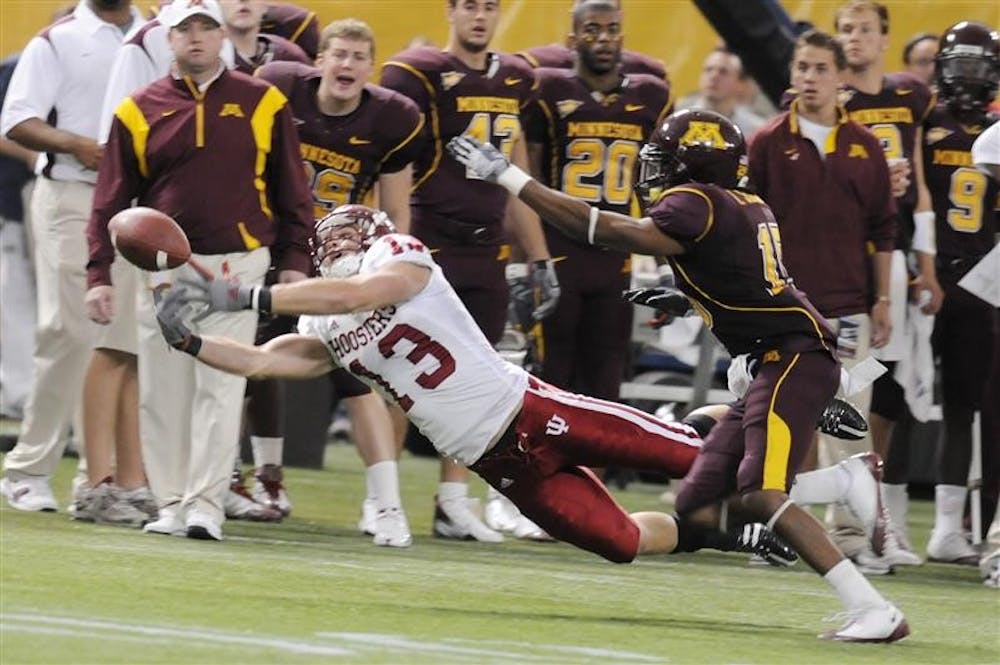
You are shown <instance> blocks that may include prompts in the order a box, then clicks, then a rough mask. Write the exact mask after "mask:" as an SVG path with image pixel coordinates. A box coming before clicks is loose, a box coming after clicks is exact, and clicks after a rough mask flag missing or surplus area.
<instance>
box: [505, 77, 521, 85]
mask: <svg viewBox="0 0 1000 665" xmlns="http://www.w3.org/2000/svg"><path fill="white" fill-rule="evenodd" d="M522 80H524V79H519V78H515V77H513V76H508V77H507V78H505V79H504V80H503V82H504V83H506V84H507V85H517V84H518V83H520V82H521V81H522Z"/></svg>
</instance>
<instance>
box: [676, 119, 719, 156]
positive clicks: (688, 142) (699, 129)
mask: <svg viewBox="0 0 1000 665" xmlns="http://www.w3.org/2000/svg"><path fill="white" fill-rule="evenodd" d="M679 143H680V144H681V145H683V146H694V145H699V146H704V147H707V148H718V149H719V150H725V149H726V148H727V147H729V143H728V142H727V141H726V139H724V138H723V136H722V129H721V128H720V127H719V123H717V122H705V121H699V120H692V121H691V122H689V123H688V127H687V131H686V132H684V135H683V136H681V138H680V141H679Z"/></svg>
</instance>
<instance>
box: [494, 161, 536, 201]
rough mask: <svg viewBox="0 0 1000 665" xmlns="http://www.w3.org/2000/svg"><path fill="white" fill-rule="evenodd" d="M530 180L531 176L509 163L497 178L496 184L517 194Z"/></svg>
mask: <svg viewBox="0 0 1000 665" xmlns="http://www.w3.org/2000/svg"><path fill="white" fill-rule="evenodd" d="M529 182H531V176H530V175H528V174H527V173H525V172H524V171H522V170H521V169H519V168H518V167H516V166H514V165H513V164H511V165H510V166H508V167H507V168H506V169H504V172H503V173H501V174H500V176H499V177H498V178H497V184H498V185H500V186H501V187H503V188H504V189H506V190H507V191H508V192H510V193H511V194H513V195H514V196H517V195H518V194H520V193H521V190H522V189H524V186H525V185H527V184H528V183H529Z"/></svg>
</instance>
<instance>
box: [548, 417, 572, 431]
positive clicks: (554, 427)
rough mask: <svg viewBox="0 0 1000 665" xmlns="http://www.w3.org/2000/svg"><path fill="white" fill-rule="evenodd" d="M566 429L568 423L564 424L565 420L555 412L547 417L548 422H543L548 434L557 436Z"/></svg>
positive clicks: (567, 429) (567, 428)
mask: <svg viewBox="0 0 1000 665" xmlns="http://www.w3.org/2000/svg"><path fill="white" fill-rule="evenodd" d="M568 431H569V425H567V424H566V421H565V420H563V419H562V417H560V416H558V415H556V414H552V417H551V418H549V422H547V423H545V433H546V434H548V435H549V436H559V435H561V434H565V433H566V432H568Z"/></svg>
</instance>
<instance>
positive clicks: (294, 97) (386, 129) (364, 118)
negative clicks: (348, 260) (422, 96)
mask: <svg viewBox="0 0 1000 665" xmlns="http://www.w3.org/2000/svg"><path fill="white" fill-rule="evenodd" d="M257 76H258V77H259V78H262V79H264V80H265V81H268V82H270V83H273V84H274V85H275V86H276V87H277V88H278V89H279V90H281V92H282V93H284V95H285V96H286V97H288V101H289V104H290V105H291V108H292V114H293V115H294V116H295V121H294V122H295V125H296V129H297V130H298V133H299V142H300V144H301V147H302V161H303V162H304V163H305V167H306V175H307V176H308V178H309V182H310V185H311V187H312V193H313V208H314V212H313V216H314V217H315V218H316V219H319V218H320V217H323V216H324V215H326V214H327V213H328V212H330V211H331V210H333V209H334V208H336V207H337V206H339V205H342V204H344V203H361V202H362V201H363V200H364V198H365V196H366V195H367V194H368V192H370V191H371V188H372V185H373V184H374V183H375V180H376V178H378V176H379V174H380V173H395V172H397V171H400V170H402V169H403V168H404V167H406V165H407V164H409V163H410V162H412V161H413V160H414V159H415V158H416V156H417V154H418V153H419V151H420V149H421V147H422V140H421V138H422V134H421V129H422V128H423V126H424V119H423V116H422V115H421V114H420V109H418V108H417V105H416V104H415V103H414V102H413V101H411V100H410V99H407V98H406V97H404V96H403V95H401V94H399V93H398V92H394V91H392V90H388V89H387V88H383V87H381V86H377V85H372V84H368V85H366V86H365V88H364V90H363V91H362V93H361V104H360V105H359V106H358V108H356V109H355V110H354V111H352V112H351V113H349V114H348V115H344V116H329V115H326V114H324V113H323V112H322V111H320V110H319V107H318V106H317V104H316V94H317V90H318V89H319V85H320V71H319V70H318V69H316V68H315V67H309V66H306V65H302V64H299V63H297V62H274V63H271V64H270V65H265V66H264V67H261V68H260V69H259V70H258V71H257Z"/></svg>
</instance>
